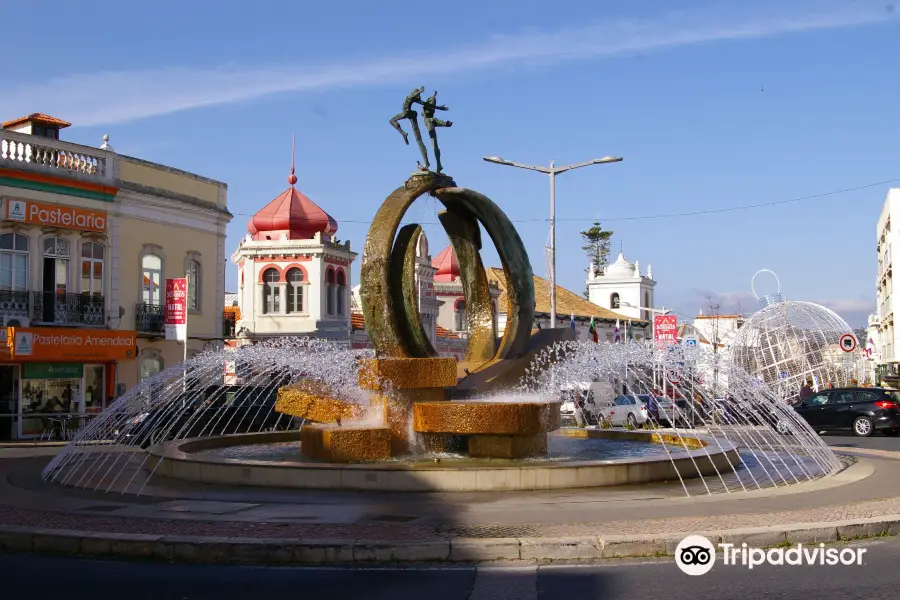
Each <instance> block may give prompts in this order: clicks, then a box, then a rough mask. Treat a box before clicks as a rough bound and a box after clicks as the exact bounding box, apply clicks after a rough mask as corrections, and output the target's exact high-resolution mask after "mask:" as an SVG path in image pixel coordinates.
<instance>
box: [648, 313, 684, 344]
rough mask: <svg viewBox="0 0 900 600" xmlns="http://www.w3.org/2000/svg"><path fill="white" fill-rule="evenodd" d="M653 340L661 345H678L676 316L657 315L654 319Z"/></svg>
mask: <svg viewBox="0 0 900 600" xmlns="http://www.w3.org/2000/svg"><path fill="white" fill-rule="evenodd" d="M653 339H654V340H656V342H657V343H660V344H677V343H678V317H676V316H675V315H655V316H654V317H653Z"/></svg>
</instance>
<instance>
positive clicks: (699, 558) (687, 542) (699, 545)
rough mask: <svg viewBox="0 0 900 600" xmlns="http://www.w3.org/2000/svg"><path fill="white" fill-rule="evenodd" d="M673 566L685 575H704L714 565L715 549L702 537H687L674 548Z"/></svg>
mask: <svg viewBox="0 0 900 600" xmlns="http://www.w3.org/2000/svg"><path fill="white" fill-rule="evenodd" d="M675 564H676V565H678V568H679V569H681V571H682V572H683V573H685V574H687V575H706V574H707V573H709V571H710V569H712V568H713V565H715V564H716V547H715V546H713V543H712V542H710V541H709V540H708V539H706V538H705V537H703V536H702V535H689V536H687V537H686V538H684V539H683V540H681V541H680V542H679V543H678V546H677V547H676V548H675Z"/></svg>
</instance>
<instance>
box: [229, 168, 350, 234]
mask: <svg viewBox="0 0 900 600" xmlns="http://www.w3.org/2000/svg"><path fill="white" fill-rule="evenodd" d="M296 180H297V178H296V176H294V174H293V173H291V177H290V178H289V179H288V181H290V182H291V187H290V188H288V189H287V190H286V191H285V192H284V193H282V194H281V195H280V196H278V197H277V198H275V199H274V200H272V201H271V202H269V203H268V204H267V205H266V206H265V207H263V209H262V210H260V211H259V212H258V213H256V214H255V215H253V218H252V219H250V222H249V223H248V224H247V231H249V232H250V234H251V235H253V239H256V240H261V239H279V238H280V237H281V236H282V234H286V235H287V238H288V239H290V240H301V239H310V238H312V237H314V236H315V235H316V233H318V232H320V231H321V232H322V234H323V235H324V236H325V239H326V240H330V239H331V236H333V235H334V234H335V233H336V232H337V229H338V224H337V221H335V220H334V219H333V218H331V215H329V214H328V213H326V212H325V211H324V210H322V209H321V208H319V207H318V206H316V204H315V202H313V201H312V200H310V199H309V198H307V197H306V196H304V195H303V194H302V193H300V192H298V191H297V189H296V188H294V185H293V184H294V182H296Z"/></svg>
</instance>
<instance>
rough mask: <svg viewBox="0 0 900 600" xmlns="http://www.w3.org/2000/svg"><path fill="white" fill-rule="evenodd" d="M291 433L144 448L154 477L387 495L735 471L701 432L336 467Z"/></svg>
mask: <svg viewBox="0 0 900 600" xmlns="http://www.w3.org/2000/svg"><path fill="white" fill-rule="evenodd" d="M299 439H300V435H299V432H298V431H287V432H279V433H260V434H240V435H227V436H217V437H208V438H201V439H192V440H179V441H175V442H167V443H164V444H160V445H159V446H155V447H153V448H151V449H150V451H149V453H150V457H149V465H148V466H149V467H150V469H151V470H152V471H153V472H154V473H155V474H156V475H161V476H164V477H171V478H174V479H183V480H188V481H199V482H203V483H213V484H228V485H250V486H274V487H287V488H301V489H350V490H353V489H355V490H387V491H443V492H451V491H460V492H462V491H495V490H549V489H565V488H585V487H603V486H612V485H628V484H639V483H648V482H653V481H667V480H678V479H679V475H680V477H681V478H685V479H687V478H692V477H700V476H708V475H716V474H717V473H728V472H732V471H733V470H734V468H735V466H736V465H737V464H738V463H739V462H740V457H739V455H738V452H737V448H736V446H734V445H733V444H731V443H729V442H727V441H725V440H720V439H716V438H712V437H710V436H707V435H703V434H698V433H690V434H687V433H681V434H677V435H676V434H664V433H656V432H645V431H622V430H602V429H566V430H560V431H559V432H558V433H556V434H552V435H551V436H550V440H549V444H548V445H549V448H550V451H549V452H548V456H547V457H544V458H535V459H528V460H505V459H472V458H466V457H457V456H453V455H432V456H430V457H422V456H418V457H415V458H410V459H403V458H399V459H395V460H389V461H382V462H375V463H356V464H337V463H323V462H316V461H313V460H310V459H308V458H306V457H305V456H303V455H302V454H301V453H300V447H299Z"/></svg>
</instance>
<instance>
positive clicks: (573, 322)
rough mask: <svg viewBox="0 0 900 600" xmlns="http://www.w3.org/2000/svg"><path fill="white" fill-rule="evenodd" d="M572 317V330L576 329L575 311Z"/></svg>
mask: <svg viewBox="0 0 900 600" xmlns="http://www.w3.org/2000/svg"><path fill="white" fill-rule="evenodd" d="M570 318H571V319H572V320H571V321H570V323H571V325H572V331H575V313H572V316H571V317H570Z"/></svg>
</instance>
